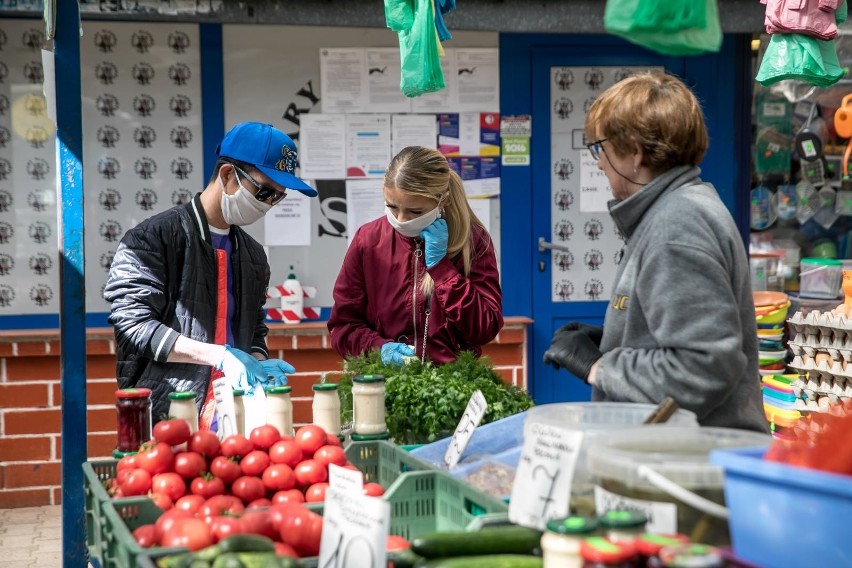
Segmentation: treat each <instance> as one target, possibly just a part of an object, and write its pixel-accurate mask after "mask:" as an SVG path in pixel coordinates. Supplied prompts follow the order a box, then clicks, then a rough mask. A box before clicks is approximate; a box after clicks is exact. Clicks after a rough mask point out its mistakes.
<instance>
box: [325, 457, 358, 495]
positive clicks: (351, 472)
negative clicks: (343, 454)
mask: <svg viewBox="0 0 852 568" xmlns="http://www.w3.org/2000/svg"><path fill="white" fill-rule="evenodd" d="M328 485H329V486H330V487H334V488H335V489H340V490H341V491H346V492H350V491H351V492H352V493H354V494H355V495H361V494H362V493H363V492H364V474H363V473H361V472H360V471H358V470H355V469H349V468H348V467H341V466H339V465H337V464H334V463H330V464H328Z"/></svg>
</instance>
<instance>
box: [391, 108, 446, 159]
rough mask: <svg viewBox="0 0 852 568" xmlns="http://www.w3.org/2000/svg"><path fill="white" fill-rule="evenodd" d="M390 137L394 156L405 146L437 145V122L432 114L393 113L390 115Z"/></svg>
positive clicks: (433, 146) (427, 146) (429, 146)
mask: <svg viewBox="0 0 852 568" xmlns="http://www.w3.org/2000/svg"><path fill="white" fill-rule="evenodd" d="M391 139H392V140H393V149H392V150H391V154H393V155H394V156H396V155H397V154H398V153H399V151H400V150H402V149H403V148H405V147H407V146H425V147H426V148H437V147H438V123H437V122H436V119H435V115H434V114H395V115H393V116H392V117H391Z"/></svg>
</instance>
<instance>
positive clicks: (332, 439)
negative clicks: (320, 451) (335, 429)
mask: <svg viewBox="0 0 852 568" xmlns="http://www.w3.org/2000/svg"><path fill="white" fill-rule="evenodd" d="M326 437H327V440H326V444H327V445H329V446H342V445H343V443H342V442H341V441H340V438H338V437H337V436H335V435H334V434H327V436H326Z"/></svg>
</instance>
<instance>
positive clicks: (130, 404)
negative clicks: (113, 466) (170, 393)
mask: <svg viewBox="0 0 852 568" xmlns="http://www.w3.org/2000/svg"><path fill="white" fill-rule="evenodd" d="M115 411H116V422H117V428H116V430H117V433H118V444H117V445H116V447H115V449H116V450H118V451H119V452H138V451H139V446H141V445H142V444H143V443H145V442H147V441H148V440H150V439H151V389H119V390H117V391H115Z"/></svg>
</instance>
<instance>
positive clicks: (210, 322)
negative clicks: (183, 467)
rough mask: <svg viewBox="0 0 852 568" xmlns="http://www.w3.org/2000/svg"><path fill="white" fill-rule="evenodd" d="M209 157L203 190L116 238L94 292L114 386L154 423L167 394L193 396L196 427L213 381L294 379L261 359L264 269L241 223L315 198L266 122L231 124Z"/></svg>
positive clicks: (292, 152) (208, 410)
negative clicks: (111, 332) (141, 391)
mask: <svg viewBox="0 0 852 568" xmlns="http://www.w3.org/2000/svg"><path fill="white" fill-rule="evenodd" d="M217 154H218V156H219V159H218V161H217V162H216V168H215V170H214V172H213V175H212V176H211V177H210V180H209V182H208V183H207V187H206V188H204V191H202V192H201V193H199V194H197V195H196V196H195V197H194V198H193V199H192V201H190V202H189V203H187V204H186V205H179V206H177V207H174V208H172V209H169V210H168V211H164V212H163V213H160V214H158V215H155V216H153V217H151V218H149V219H146V220H145V221H143V222H142V223H140V224H139V225H137V226H136V227H134V228H132V229H130V230H129V231H128V232H127V234H126V235H125V236H124V238H123V239H122V240H121V244H120V245H119V247H118V250H117V251H116V254H115V258H114V259H113V262H112V266H111V267H110V271H109V279H108V280H107V284H106V287H105V289H104V298H105V299H106V300H107V301H108V302H111V303H112V310H111V314H110V317H109V321H110V323H111V324H113V326H114V329H115V338H116V359H117V363H116V371H117V377H118V385H119V387H120V388H130V387H137V388H149V389H151V390H152V395H151V399H152V416H153V420H154V422H156V421H158V420H160V419H163V418H164V417H165V416H166V415H167V413H168V408H169V398H168V395H169V393H171V392H173V391H190V390H191V391H195V393H196V399H195V403H196V407H197V408H198V411H199V425H200V427H201V428H202V429H215V426H216V424H215V401H214V398H213V388H212V381H213V380H214V379H215V378H218V377H220V376H222V374H224V375H225V376H227V377H229V379H231V381H232V383H233V385H234V387H235V388H236V387H240V388H245V389H249V388H252V387H254V386H255V385H256V384H260V383H262V384H284V383H286V381H287V378H286V376H285V374H286V373H292V372H294V371H295V369H294V368H293V367H292V366H291V365H290V364H289V363H287V362H285V361H282V360H281V359H269V358H268V356H269V353H268V351H267V349H266V334H267V331H268V329H267V327H266V324H265V323H264V319H265V318H264V310H263V304H264V303H265V301H266V288H267V286H268V285H269V277H270V271H269V263H268V262H267V260H266V254H265V253H264V251H263V247H262V246H261V245H260V243H258V242H257V241H255V240H254V239H253V238H252V237H251V236H249V235H248V234H247V233H246V232H245V231H244V230H243V229H242V228H241V227H242V226H245V225H250V224H252V223H254V222H255V221H258V220H260V219H261V218H262V217H263V216H264V215H265V214H266V213H267V212H268V211H269V210H270V209H271V208H272V206H273V205H275V204H276V203H278V202H279V201H281V200H282V199H284V197H285V196H286V192H287V190H288V189H289V190H295V191H299V192H301V193H304V194H305V195H308V196H311V197H313V196H316V194H317V192H316V190H315V189H313V188H311V187H310V186H309V185H307V184H306V183H305V182H304V181H302V180H301V179H299V178H298V177H296V175H295V170H296V165H297V154H296V145H295V144H294V143H293V140H292V139H290V137H289V136H287V135H286V134H284V133H283V132H281V131H280V130H277V129H276V128H273V127H272V126H271V125H268V124H261V123H258V122H243V123H241V124H238V125H236V126H234V127H233V128H232V129H231V130H230V131H229V132H228V133H227V134H226V135H225V138H224V139H223V140H222V142H221V144H220V145H219V148H218V149H217Z"/></svg>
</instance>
